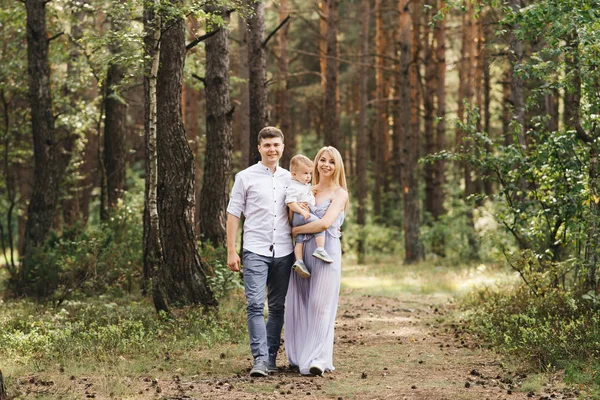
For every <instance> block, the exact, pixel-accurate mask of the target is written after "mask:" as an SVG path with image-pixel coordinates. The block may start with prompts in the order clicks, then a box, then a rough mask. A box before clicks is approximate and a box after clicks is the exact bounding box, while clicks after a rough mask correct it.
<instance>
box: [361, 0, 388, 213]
mask: <svg viewBox="0 0 600 400" xmlns="http://www.w3.org/2000/svg"><path fill="white" fill-rule="evenodd" d="M381 2H382V0H375V53H376V57H375V126H374V132H373V138H374V139H375V141H374V144H375V146H373V147H374V150H375V152H376V153H375V187H374V190H373V217H375V221H377V222H381V215H382V207H383V206H382V200H381V196H382V191H383V184H384V179H385V167H386V165H385V159H384V155H383V153H384V152H385V147H384V146H385V142H384V138H383V136H384V135H385V134H386V132H385V128H384V123H385V122H386V121H385V112H384V104H383V85H384V82H383V55H384V52H385V49H384V45H383V16H382V12H381ZM363 62H364V61H363Z"/></svg>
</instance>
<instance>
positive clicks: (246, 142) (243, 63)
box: [235, 14, 258, 169]
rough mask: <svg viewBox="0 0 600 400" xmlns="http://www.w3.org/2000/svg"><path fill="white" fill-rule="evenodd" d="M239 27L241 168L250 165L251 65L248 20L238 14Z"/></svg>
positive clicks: (238, 111) (238, 112)
mask: <svg viewBox="0 0 600 400" xmlns="http://www.w3.org/2000/svg"><path fill="white" fill-rule="evenodd" d="M238 29H239V36H240V48H239V54H240V69H239V76H240V79H241V80H242V83H241V85H240V105H239V106H238V107H237V109H236V112H235V114H236V115H238V116H239V131H240V149H241V156H242V159H241V167H242V168H241V169H243V168H245V167H246V166H248V165H250V156H249V153H250V134H251V130H250V94H249V88H248V82H249V65H248V29H247V25H246V20H244V18H243V17H242V16H241V15H240V14H238ZM256 134H257V135H258V133H256Z"/></svg>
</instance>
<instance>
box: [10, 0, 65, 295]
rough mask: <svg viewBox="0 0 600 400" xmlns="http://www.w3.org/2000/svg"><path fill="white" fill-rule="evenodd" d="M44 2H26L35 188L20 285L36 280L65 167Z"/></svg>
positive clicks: (31, 202)
mask: <svg viewBox="0 0 600 400" xmlns="http://www.w3.org/2000/svg"><path fill="white" fill-rule="evenodd" d="M46 4H47V2H46V1H44V0H27V1H25V8H26V10H27V62H28V68H27V72H28V76H29V101H30V105H31V132H32V136H33V152H34V168H35V169H34V184H33V193H32V195H31V200H30V201H29V207H28V211H27V224H26V226H25V238H24V249H23V250H24V256H25V258H24V264H23V266H22V268H21V276H20V278H21V280H22V283H25V284H26V283H27V282H28V281H30V280H31V279H35V276H32V275H35V273H34V272H32V269H33V268H35V267H36V266H34V265H31V255H32V252H33V249H34V248H35V247H37V246H40V245H42V244H43V243H44V241H45V240H46V238H47V237H48V234H49V232H50V229H51V228H52V223H53V221H54V217H55V213H56V206H57V204H58V197H59V186H60V183H61V181H62V179H63V175H64V169H65V167H66V165H65V163H64V160H61V156H60V153H61V146H62V140H61V139H63V138H60V137H58V136H57V135H56V131H55V128H54V118H55V117H54V115H53V112H52V97H51V94H50V66H49V62H48V48H49V44H50V40H49V39H48V31H47V29H46Z"/></svg>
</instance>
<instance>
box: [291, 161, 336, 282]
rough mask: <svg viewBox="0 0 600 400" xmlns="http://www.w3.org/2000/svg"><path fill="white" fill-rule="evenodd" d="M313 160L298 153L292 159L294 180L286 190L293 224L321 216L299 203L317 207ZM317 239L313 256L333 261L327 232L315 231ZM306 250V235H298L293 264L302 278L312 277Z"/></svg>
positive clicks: (310, 220) (328, 261) (325, 260)
mask: <svg viewBox="0 0 600 400" xmlns="http://www.w3.org/2000/svg"><path fill="white" fill-rule="evenodd" d="M312 171H313V162H312V161H310V159H309V158H308V157H306V156H303V155H301V154H298V155H296V156H294V157H292V159H291V160H290V172H291V173H292V180H291V181H290V184H289V186H288V188H287V190H286V192H285V203H286V204H287V206H288V208H289V210H290V212H291V213H292V212H293V216H292V226H300V225H304V224H307V223H309V222H312V221H315V220H318V219H319V217H317V216H315V215H314V214H311V213H310V212H309V211H307V210H306V209H304V208H302V207H301V206H300V204H299V203H306V204H308V207H309V208H310V210H311V211H313V210H314V207H315V196H314V195H313V193H312V186H311V184H310V181H311V180H312ZM314 236H315V241H316V244H317V248H316V249H315V251H314V252H313V254H312V255H313V257H316V258H318V259H319V260H322V261H324V262H326V263H332V262H333V259H332V258H331V257H330V256H329V254H327V251H325V232H320V233H315V234H314ZM303 251H304V235H298V236H297V237H296V245H295V246H294V255H295V256H296V262H295V263H294V265H293V266H292V268H293V269H294V271H295V272H296V273H297V274H298V275H299V276H301V277H302V278H308V277H310V271H309V270H308V269H307V268H306V264H304V261H303V260H302V259H303Z"/></svg>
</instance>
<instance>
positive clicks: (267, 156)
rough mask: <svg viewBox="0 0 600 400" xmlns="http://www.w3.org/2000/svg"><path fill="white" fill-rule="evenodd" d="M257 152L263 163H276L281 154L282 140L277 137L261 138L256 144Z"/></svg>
mask: <svg viewBox="0 0 600 400" xmlns="http://www.w3.org/2000/svg"><path fill="white" fill-rule="evenodd" d="M258 152H259V153H260V158H261V161H262V162H263V163H264V164H270V165H273V164H277V162H278V161H279V159H280V158H281V155H282V154H283V140H281V138H278V137H274V138H266V139H263V140H262V141H261V142H260V143H259V144H258Z"/></svg>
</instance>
